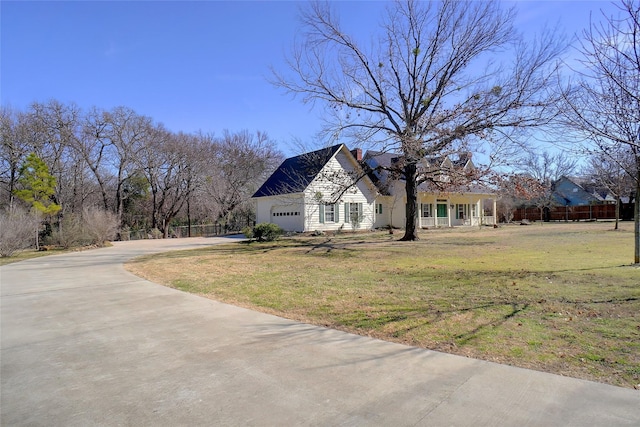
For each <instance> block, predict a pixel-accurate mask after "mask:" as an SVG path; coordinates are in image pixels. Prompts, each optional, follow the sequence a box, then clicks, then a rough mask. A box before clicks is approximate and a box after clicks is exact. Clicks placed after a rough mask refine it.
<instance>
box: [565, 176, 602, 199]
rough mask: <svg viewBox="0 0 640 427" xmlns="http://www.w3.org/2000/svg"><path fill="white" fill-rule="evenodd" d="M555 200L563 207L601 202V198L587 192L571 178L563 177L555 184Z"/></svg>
mask: <svg viewBox="0 0 640 427" xmlns="http://www.w3.org/2000/svg"><path fill="white" fill-rule="evenodd" d="M553 197H554V199H555V200H556V201H557V202H558V203H559V204H561V205H563V206H580V205H589V204H591V203H597V202H599V201H601V198H600V197H599V196H595V195H594V194H591V193H589V192H588V191H586V190H585V189H584V188H583V187H582V186H581V185H580V184H577V183H576V182H575V181H574V180H572V179H571V178H569V177H566V176H561V177H560V179H558V180H557V181H556V182H555V183H554V191H553Z"/></svg>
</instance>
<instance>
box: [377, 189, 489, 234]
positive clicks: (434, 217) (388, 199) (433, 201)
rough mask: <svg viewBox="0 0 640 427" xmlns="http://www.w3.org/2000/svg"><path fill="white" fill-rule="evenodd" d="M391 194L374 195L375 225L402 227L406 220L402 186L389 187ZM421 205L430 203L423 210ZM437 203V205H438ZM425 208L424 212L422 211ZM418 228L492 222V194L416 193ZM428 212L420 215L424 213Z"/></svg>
mask: <svg viewBox="0 0 640 427" xmlns="http://www.w3.org/2000/svg"><path fill="white" fill-rule="evenodd" d="M393 193H394V194H395V195H394V196H384V197H378V199H377V200H376V203H382V204H383V207H382V212H383V213H382V215H379V216H378V217H377V218H376V224H375V226H376V227H387V226H389V225H392V226H393V227H398V228H404V227H405V221H406V216H405V215H406V213H405V203H406V197H405V195H404V187H403V186H402V185H401V184H400V185H396V186H394V187H393ZM423 205H430V206H429V207H428V208H426V209H424V210H423ZM438 205H441V206H440V208H439V207H438ZM425 211H426V212H425ZM418 212H419V215H418V222H417V226H418V227H419V228H431V227H456V226H472V225H474V226H478V225H482V224H486V225H493V224H495V223H496V222H495V196H493V195H491V194H473V193H469V194H464V193H463V194H440V195H436V194H429V193H420V194H418ZM425 213H426V214H428V215H429V216H423V215H424V214H425Z"/></svg>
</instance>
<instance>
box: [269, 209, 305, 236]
mask: <svg viewBox="0 0 640 427" xmlns="http://www.w3.org/2000/svg"><path fill="white" fill-rule="evenodd" d="M271 222H272V223H274V224H278V225H279V226H280V227H282V229H284V230H287V231H302V224H303V221H302V212H301V208H299V207H297V206H274V207H273V210H272V212H271Z"/></svg>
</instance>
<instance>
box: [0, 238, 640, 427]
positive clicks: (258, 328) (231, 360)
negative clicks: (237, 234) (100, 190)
mask: <svg viewBox="0 0 640 427" xmlns="http://www.w3.org/2000/svg"><path fill="white" fill-rule="evenodd" d="M221 241H224V239H221V238H210V239H205V238H194V239H171V240H149V241H139V242H118V243H116V244H115V245H114V246H113V247H110V248H104V249H97V250H92V251H85V252H78V253H72V254H67V255H55V256H50V257H45V258H40V259H34V260H30V261H24V262H20V263H15V264H10V265H7V266H4V267H1V268H0V282H1V290H2V293H1V301H0V302H1V307H0V308H1V319H0V320H1V322H2V323H1V328H2V329H1V333H2V336H1V338H2V339H1V353H0V358H1V363H2V366H1V372H0V376H1V382H2V390H1V392H2V394H1V396H0V398H1V406H0V412H1V419H0V424H1V425H2V426H7V427H8V426H94V425H104V426H116V425H117V426H296V425H312V426H336V425H343V426H352V425H379V426H414V425H421V426H441V425H459V426H471V425H473V426H482V425H487V426H489V425H491V426H493V425H500V426H504V425H512V426H550V425H556V426H560V425H562V426H570V425H573V426H586V425H605V426H614V425H634V426H638V425H640V392H638V391H635V390H631V389H623V388H619V387H612V386H607V385H603V384H597V383H592V382H588V381H582V380H576V379H570V378H565V377H561V376H556V375H550V374H545V373H540V372H534V371H529V370H525V369H518V368H513V367H508V366H503V365H497V364H493V363H488V362H483V361H478V360H473V359H468V358H464V357H459V356H452V355H446V354H442V353H437V352H433V351H427V350H421V349H416V348H412V347H407V346H402V345H398V344H392V343H386V342H383V341H378V340H374V339H370V338H364V337H359V336H355V335H351V334H346V333H342V332H338V331H334V330H329V329H324V328H320V327H315V326H309V325H305V324H300V323H296V322H291V321H288V320H284V319H281V318H278V317H274V316H269V315H265V314H260V313H256V312H253V311H250V310H245V309H241V308H237V307H233V306H230V305H226V304H221V303H218V302H215V301H211V300H208V299H205V298H200V297H197V296H194V295H190V294H187V293H184V292H180V291H177V290H174V289H169V288H165V287H163V286H160V285H156V284H154V283H151V282H148V281H146V280H142V279H140V278H137V277H135V276H133V275H131V274H130V273H128V272H126V271H125V270H124V268H123V266H122V263H123V262H124V261H125V260H127V259H129V258H131V257H134V256H137V255H141V254H145V253H151V252H160V251H165V250H174V249H188V248H191V247H198V246H203V245H212V244H216V243H219V242H221Z"/></svg>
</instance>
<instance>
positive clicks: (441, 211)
mask: <svg viewBox="0 0 640 427" xmlns="http://www.w3.org/2000/svg"><path fill="white" fill-rule="evenodd" d="M446 217H447V205H446V204H440V203H438V218H446Z"/></svg>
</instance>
